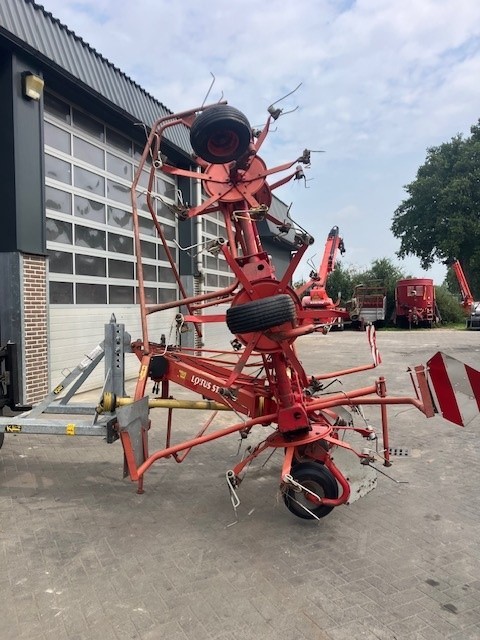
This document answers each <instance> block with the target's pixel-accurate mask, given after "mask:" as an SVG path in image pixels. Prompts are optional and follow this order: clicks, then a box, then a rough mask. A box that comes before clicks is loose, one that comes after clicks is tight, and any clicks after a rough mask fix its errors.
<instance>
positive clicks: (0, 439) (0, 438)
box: [0, 431, 5, 449]
mask: <svg viewBox="0 0 480 640" xmlns="http://www.w3.org/2000/svg"><path fill="white" fill-rule="evenodd" d="M4 439H5V433H4V432H3V431H2V432H1V433H0V449H1V448H2V447H3V441H4Z"/></svg>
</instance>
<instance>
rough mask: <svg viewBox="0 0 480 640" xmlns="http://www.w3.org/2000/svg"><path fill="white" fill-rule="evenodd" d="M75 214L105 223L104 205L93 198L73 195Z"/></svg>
mask: <svg viewBox="0 0 480 640" xmlns="http://www.w3.org/2000/svg"><path fill="white" fill-rule="evenodd" d="M74 204H75V215H76V216H78V217H79V218H85V220H93V221H94V222H102V223H103V224H105V205H104V204H102V203H101V202H96V201H95V200H89V199H87V198H82V197H80V196H75V198H74Z"/></svg>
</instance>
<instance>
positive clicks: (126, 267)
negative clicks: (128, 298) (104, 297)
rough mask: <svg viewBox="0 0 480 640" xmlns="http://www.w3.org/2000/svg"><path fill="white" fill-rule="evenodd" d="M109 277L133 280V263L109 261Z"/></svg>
mask: <svg viewBox="0 0 480 640" xmlns="http://www.w3.org/2000/svg"><path fill="white" fill-rule="evenodd" d="M108 275H109V276H110V278H124V279H125V280H133V278H134V271H133V262H123V261H122V260H109V261H108Z"/></svg>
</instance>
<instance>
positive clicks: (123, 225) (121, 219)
mask: <svg viewBox="0 0 480 640" xmlns="http://www.w3.org/2000/svg"><path fill="white" fill-rule="evenodd" d="M108 224H109V225H110V226H112V227H118V228H119V229H127V230H128V231H131V230H132V229H133V222H132V214H131V213H129V212H128V211H124V210H123V209H117V208H116V207H108Z"/></svg>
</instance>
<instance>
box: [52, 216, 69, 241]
mask: <svg viewBox="0 0 480 640" xmlns="http://www.w3.org/2000/svg"><path fill="white" fill-rule="evenodd" d="M72 238H73V234H72V225H71V224H70V223H69V222H62V221H61V220H52V218H47V240H49V241H50V242H62V243H63V244H72Z"/></svg>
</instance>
